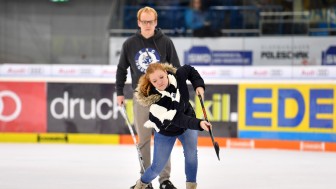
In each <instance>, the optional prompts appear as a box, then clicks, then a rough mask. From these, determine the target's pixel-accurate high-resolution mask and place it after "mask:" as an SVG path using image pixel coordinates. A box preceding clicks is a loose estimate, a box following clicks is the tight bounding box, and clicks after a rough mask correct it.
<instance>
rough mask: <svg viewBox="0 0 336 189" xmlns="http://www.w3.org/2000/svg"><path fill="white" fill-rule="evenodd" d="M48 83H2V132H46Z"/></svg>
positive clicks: (0, 128)
mask: <svg viewBox="0 0 336 189" xmlns="http://www.w3.org/2000/svg"><path fill="white" fill-rule="evenodd" d="M46 107H47V106H46V83H45V82H0V132H34V133H35V132H46V128H47V126H46V125H47V124H46V122H47V121H46V117H47V111H46Z"/></svg>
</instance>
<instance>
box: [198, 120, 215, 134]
mask: <svg viewBox="0 0 336 189" xmlns="http://www.w3.org/2000/svg"><path fill="white" fill-rule="evenodd" d="M200 126H201V127H202V129H204V130H206V131H208V132H209V128H211V129H212V125H211V124H210V123H209V122H207V121H201V123H200Z"/></svg>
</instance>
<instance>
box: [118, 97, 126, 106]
mask: <svg viewBox="0 0 336 189" xmlns="http://www.w3.org/2000/svg"><path fill="white" fill-rule="evenodd" d="M117 103H118V106H122V105H124V103H125V97H124V96H117Z"/></svg>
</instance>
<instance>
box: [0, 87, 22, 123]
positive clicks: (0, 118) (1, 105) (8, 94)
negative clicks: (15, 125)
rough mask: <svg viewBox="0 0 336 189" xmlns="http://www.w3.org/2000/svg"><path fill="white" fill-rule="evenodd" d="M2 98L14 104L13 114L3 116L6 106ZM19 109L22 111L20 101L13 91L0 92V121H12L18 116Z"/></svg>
mask: <svg viewBox="0 0 336 189" xmlns="http://www.w3.org/2000/svg"><path fill="white" fill-rule="evenodd" d="M4 97H7V98H10V99H12V100H13V101H14V103H15V110H14V112H11V113H10V114H9V115H4V109H5V106H6V104H5V103H4V100H3V98H4ZM21 109H22V104H21V100H20V98H19V96H18V95H17V94H15V93H14V92H13V91H8V90H5V91H0V121H4V122H10V121H13V120H14V119H16V118H17V117H18V116H19V115H20V113H21Z"/></svg>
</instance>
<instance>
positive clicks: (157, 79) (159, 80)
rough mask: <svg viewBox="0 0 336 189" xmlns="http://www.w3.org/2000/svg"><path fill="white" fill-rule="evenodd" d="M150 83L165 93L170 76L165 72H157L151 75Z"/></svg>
mask: <svg viewBox="0 0 336 189" xmlns="http://www.w3.org/2000/svg"><path fill="white" fill-rule="evenodd" d="M149 81H150V82H151V83H152V85H153V86H154V87H155V88H156V89H158V90H160V91H163V90H165V89H166V88H167V86H168V83H169V82H168V74H167V72H165V71H163V70H155V71H154V72H153V73H152V74H149Z"/></svg>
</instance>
